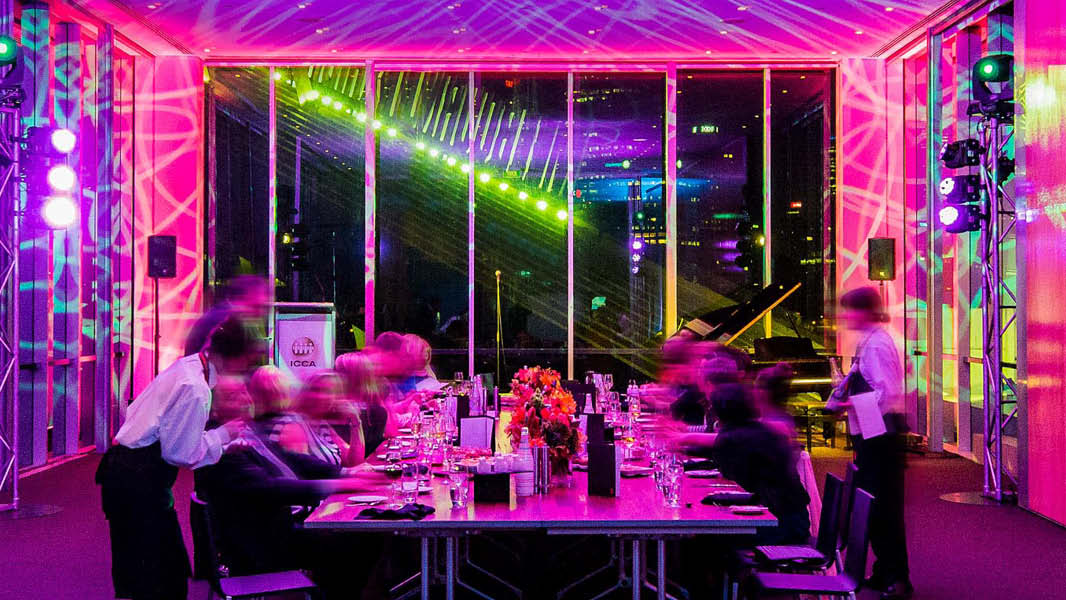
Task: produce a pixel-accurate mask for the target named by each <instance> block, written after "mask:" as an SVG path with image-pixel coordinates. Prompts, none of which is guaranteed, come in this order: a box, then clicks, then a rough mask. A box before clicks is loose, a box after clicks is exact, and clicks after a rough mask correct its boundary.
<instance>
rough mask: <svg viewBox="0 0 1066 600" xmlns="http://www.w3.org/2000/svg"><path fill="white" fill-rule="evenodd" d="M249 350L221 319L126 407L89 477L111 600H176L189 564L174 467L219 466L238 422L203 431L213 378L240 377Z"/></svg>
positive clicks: (231, 322)
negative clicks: (101, 526)
mask: <svg viewBox="0 0 1066 600" xmlns="http://www.w3.org/2000/svg"><path fill="white" fill-rule="evenodd" d="M250 350H251V343H250V340H249V338H248V334H247V331H246V330H245V328H244V326H243V325H242V324H241V322H240V320H239V319H238V318H236V317H231V318H227V319H225V320H223V321H222V322H221V323H219V324H218V325H216V327H215V328H214V329H213V330H212V331H211V332H210V334H209V335H208V336H207V342H206V343H205V344H204V347H203V348H202V349H201V350H200V351H199V352H198V353H196V354H193V355H191V356H186V357H184V358H181V359H178V361H177V362H175V363H174V364H173V365H171V366H170V367H169V368H167V369H166V370H164V371H163V372H162V373H160V374H159V375H158V376H157V377H156V378H155V379H154V380H153V381H152V382H151V383H150V384H149V385H148V387H147V388H145V390H144V391H143V392H142V393H141V394H140V395H139V396H138V397H137V399H136V400H134V401H133V403H131V404H130V406H129V410H128V412H127V414H126V422H125V423H124V424H123V425H122V427H121V428H120V429H119V430H118V433H117V434H116V435H115V440H114V445H112V446H111V448H110V449H109V450H108V451H107V453H105V454H104V457H103V459H102V460H101V461H100V466H99V467H98V469H97V471H96V483H97V484H99V485H100V495H101V499H102V503H103V510H104V515H105V516H106V517H107V521H108V526H109V528H110V535H111V576H112V580H113V583H114V586H115V596H116V597H118V598H133V599H134V600H141V599H145V600H147V599H152V600H173V599H178V600H183V599H184V598H186V596H187V593H188V581H187V579H188V576H189V574H190V569H189V557H188V553H187V552H186V550H185V543H184V541H183V540H182V534H181V528H180V527H179V525H178V517H177V513H175V512H174V495H173V492H172V491H171V488H172V487H173V485H174V481H175V480H176V479H177V476H178V468H179V467H186V468H190V469H197V468H200V467H203V466H206V465H211V464H214V463H216V462H218V460H219V457H221V455H222V448H223V446H224V445H225V444H226V443H228V442H229V441H230V440H231V439H232V438H233V437H235V436H236V434H237V433H238V431H239V430H240V428H241V423H240V421H237V420H233V421H230V422H228V423H225V424H224V425H222V426H221V427H218V428H215V429H212V430H210V431H204V426H205V425H206V424H207V421H208V417H209V416H210V414H211V390H212V388H213V387H214V386H215V384H216V382H218V381H219V378H220V377H225V376H229V375H236V374H240V373H243V372H244V371H246V370H247V368H248V364H249V354H250Z"/></svg>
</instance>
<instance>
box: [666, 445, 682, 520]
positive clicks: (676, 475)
mask: <svg viewBox="0 0 1066 600" xmlns="http://www.w3.org/2000/svg"><path fill="white" fill-rule="evenodd" d="M684 478H685V466H684V465H683V464H682V463H681V461H680V460H678V459H677V457H676V456H675V457H673V458H672V459H671V462H670V463H669V464H668V465H667V467H666V473H665V474H664V482H665V483H664V486H665V491H666V493H665V499H666V505H667V506H669V507H670V508H678V507H680V506H681V482H682V480H684Z"/></svg>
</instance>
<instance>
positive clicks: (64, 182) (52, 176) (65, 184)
mask: <svg viewBox="0 0 1066 600" xmlns="http://www.w3.org/2000/svg"><path fill="white" fill-rule="evenodd" d="M47 178H48V185H50V186H51V187H52V189H53V190H55V191H57V192H69V191H71V190H73V189H74V184H75V183H76V182H77V177H76V176H75V175H74V169H71V168H70V167H69V166H67V165H62V164H60V165H55V166H53V167H52V168H51V169H48V176H47Z"/></svg>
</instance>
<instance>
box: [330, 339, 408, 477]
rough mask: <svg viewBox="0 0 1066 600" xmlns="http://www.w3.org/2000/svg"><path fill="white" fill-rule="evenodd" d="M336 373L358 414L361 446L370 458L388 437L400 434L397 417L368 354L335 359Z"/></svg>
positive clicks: (346, 355)
mask: <svg viewBox="0 0 1066 600" xmlns="http://www.w3.org/2000/svg"><path fill="white" fill-rule="evenodd" d="M334 365H335V367H336V369H337V374H339V375H340V376H341V379H343V380H344V384H345V395H346V397H347V398H348V401H349V402H351V403H352V404H353V405H354V406H355V407H356V408H357V410H358V411H359V416H358V418H359V422H360V423H361V424H362V431H363V447H364V448H365V454H366V455H367V456H369V455H370V454H371V453H372V452H374V451H375V450H377V448H378V446H380V445H381V443H382V442H383V441H385V440H386V439H387V438H390V437H395V436H396V435H397V434H398V433H399V425H398V424H397V417H396V414H395V413H394V412H393V410H392V405H391V404H390V403H389V402H387V401H386V396H385V386H384V382H383V381H381V379H380V378H379V377H378V376H377V373H376V371H375V369H376V367H375V366H374V363H373V361H372V360H371V357H370V355H368V354H366V353H361V352H349V353H347V354H342V355H340V356H338V357H337V360H336V362H335V363H334Z"/></svg>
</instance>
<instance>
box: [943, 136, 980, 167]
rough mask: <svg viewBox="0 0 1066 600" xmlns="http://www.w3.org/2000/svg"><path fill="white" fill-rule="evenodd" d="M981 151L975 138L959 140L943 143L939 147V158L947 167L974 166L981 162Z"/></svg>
mask: <svg viewBox="0 0 1066 600" xmlns="http://www.w3.org/2000/svg"><path fill="white" fill-rule="evenodd" d="M983 151H984V149H983V148H981V144H979V143H978V142H977V140H959V141H957V142H950V143H947V144H944V145H943V146H942V147H941V148H940V160H941V161H943V163H944V166H945V167H947V168H949V169H959V168H962V167H976V166H977V165H979V164H981V153H982V152H983Z"/></svg>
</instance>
